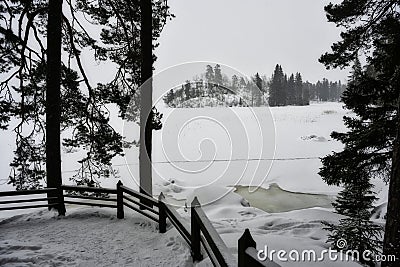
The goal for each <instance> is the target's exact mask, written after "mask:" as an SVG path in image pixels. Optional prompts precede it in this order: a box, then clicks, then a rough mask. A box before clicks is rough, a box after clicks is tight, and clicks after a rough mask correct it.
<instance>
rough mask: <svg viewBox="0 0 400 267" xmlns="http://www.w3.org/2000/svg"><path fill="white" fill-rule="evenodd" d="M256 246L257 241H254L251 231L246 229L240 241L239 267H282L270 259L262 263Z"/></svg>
mask: <svg viewBox="0 0 400 267" xmlns="http://www.w3.org/2000/svg"><path fill="white" fill-rule="evenodd" d="M256 245H257V244H256V241H254V239H253V237H252V236H251V234H250V231H249V229H246V230H245V231H244V233H243V235H242V236H241V237H240V238H239V240H238V267H247V266H255V267H257V266H266V267H280V265H279V264H277V263H275V262H273V261H271V260H270V259H268V258H267V259H266V260H265V261H261V260H260V259H259V258H258V250H257V249H256ZM263 257H264V255H263Z"/></svg>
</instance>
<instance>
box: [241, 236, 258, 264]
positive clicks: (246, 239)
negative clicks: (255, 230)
mask: <svg viewBox="0 0 400 267" xmlns="http://www.w3.org/2000/svg"><path fill="white" fill-rule="evenodd" d="M256 245H257V244H256V241H254V239H253V237H252V236H251V234H250V231H249V229H248V228H246V230H245V231H244V233H243V235H242V236H241V237H240V238H239V240H238V267H245V266H246V262H247V260H246V249H247V248H249V247H253V248H256Z"/></svg>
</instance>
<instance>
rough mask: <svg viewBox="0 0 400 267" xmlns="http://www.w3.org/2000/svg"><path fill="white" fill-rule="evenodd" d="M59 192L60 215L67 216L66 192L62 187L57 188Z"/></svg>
mask: <svg viewBox="0 0 400 267" xmlns="http://www.w3.org/2000/svg"><path fill="white" fill-rule="evenodd" d="M57 190H58V215H61V216H64V215H65V203H64V190H63V189H62V185H61V186H59V187H58V188H57Z"/></svg>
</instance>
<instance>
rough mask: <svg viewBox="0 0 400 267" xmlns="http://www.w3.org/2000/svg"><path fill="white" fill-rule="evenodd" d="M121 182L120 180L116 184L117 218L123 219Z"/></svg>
mask: <svg viewBox="0 0 400 267" xmlns="http://www.w3.org/2000/svg"><path fill="white" fill-rule="evenodd" d="M121 186H122V182H121V180H119V181H118V183H117V218H118V219H123V218H124V197H123V196H124V192H123V191H122V188H121Z"/></svg>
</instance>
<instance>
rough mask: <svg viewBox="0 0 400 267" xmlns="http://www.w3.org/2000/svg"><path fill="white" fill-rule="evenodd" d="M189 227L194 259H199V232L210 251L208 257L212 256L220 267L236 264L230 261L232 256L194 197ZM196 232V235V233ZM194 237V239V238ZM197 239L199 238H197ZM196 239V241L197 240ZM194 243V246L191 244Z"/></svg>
mask: <svg viewBox="0 0 400 267" xmlns="http://www.w3.org/2000/svg"><path fill="white" fill-rule="evenodd" d="M191 222H192V224H191V227H192V247H194V248H195V251H194V252H193V253H194V255H195V258H201V257H200V255H196V254H197V253H200V248H198V246H199V244H200V239H201V238H200V236H199V234H200V232H201V233H202V234H203V235H204V238H205V242H207V244H208V246H209V248H210V249H211V251H212V253H213V255H210V254H211V253H210V252H209V251H208V250H207V253H208V254H209V256H210V257H212V256H214V258H215V259H216V260H217V262H218V265H220V266H235V265H236V264H235V263H234V262H233V261H232V258H233V256H232V254H231V253H230V252H229V249H228V247H227V246H226V245H225V243H224V241H223V240H222V238H221V236H220V235H219V234H218V233H217V231H216V230H215V228H214V227H213V226H212V224H211V222H210V220H209V219H208V217H207V216H206V214H205V213H204V211H203V209H202V208H201V205H200V202H199V200H198V199H197V197H195V198H194V199H193V201H192V204H191ZM196 232H197V233H196ZM194 237H196V238H194ZM198 237H199V238H198ZM197 238H198V240H197ZM193 242H196V244H193Z"/></svg>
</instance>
